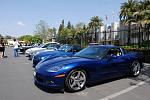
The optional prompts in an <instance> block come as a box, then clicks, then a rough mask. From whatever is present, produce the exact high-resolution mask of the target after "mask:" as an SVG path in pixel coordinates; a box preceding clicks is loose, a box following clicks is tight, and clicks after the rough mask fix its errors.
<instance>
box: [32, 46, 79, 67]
mask: <svg viewBox="0 0 150 100" xmlns="http://www.w3.org/2000/svg"><path fill="white" fill-rule="evenodd" d="M80 50H82V47H81V46H80V45H71V44H64V45H62V46H61V47H60V48H59V49H58V50H56V51H49V50H45V51H42V52H39V53H37V54H36V55H35V56H34V57H33V60H32V61H33V67H35V66H36V65H37V64H38V63H39V62H40V61H41V60H42V62H44V61H46V60H50V59H52V58H55V57H60V56H73V55H74V54H75V53H77V52H79V51H80Z"/></svg>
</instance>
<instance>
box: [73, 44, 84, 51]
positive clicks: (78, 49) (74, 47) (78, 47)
mask: <svg viewBox="0 0 150 100" xmlns="http://www.w3.org/2000/svg"><path fill="white" fill-rule="evenodd" d="M73 49H74V51H76V52H79V51H80V50H82V48H81V46H78V45H75V46H73Z"/></svg>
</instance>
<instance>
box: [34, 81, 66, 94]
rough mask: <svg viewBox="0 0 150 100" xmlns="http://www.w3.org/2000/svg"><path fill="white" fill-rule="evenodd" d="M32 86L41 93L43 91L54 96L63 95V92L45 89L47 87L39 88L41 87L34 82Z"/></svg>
mask: <svg viewBox="0 0 150 100" xmlns="http://www.w3.org/2000/svg"><path fill="white" fill-rule="evenodd" d="M34 84H35V86H36V87H37V88H39V89H40V90H42V91H44V92H46V93H51V94H56V93H58V94H63V93H64V90H54V89H50V88H47V87H43V86H41V85H39V84H37V83H35V82H34Z"/></svg>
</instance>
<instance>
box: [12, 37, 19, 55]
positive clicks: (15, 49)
mask: <svg viewBox="0 0 150 100" xmlns="http://www.w3.org/2000/svg"><path fill="white" fill-rule="evenodd" d="M13 46H14V57H18V56H19V54H18V50H19V43H18V41H17V40H16V39H14V43H13Z"/></svg>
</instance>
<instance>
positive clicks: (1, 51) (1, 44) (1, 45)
mask: <svg viewBox="0 0 150 100" xmlns="http://www.w3.org/2000/svg"><path fill="white" fill-rule="evenodd" d="M4 53H5V44H4V38H1V39H0V58H3V57H4Z"/></svg>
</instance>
